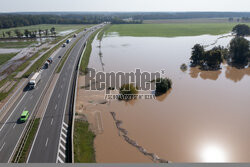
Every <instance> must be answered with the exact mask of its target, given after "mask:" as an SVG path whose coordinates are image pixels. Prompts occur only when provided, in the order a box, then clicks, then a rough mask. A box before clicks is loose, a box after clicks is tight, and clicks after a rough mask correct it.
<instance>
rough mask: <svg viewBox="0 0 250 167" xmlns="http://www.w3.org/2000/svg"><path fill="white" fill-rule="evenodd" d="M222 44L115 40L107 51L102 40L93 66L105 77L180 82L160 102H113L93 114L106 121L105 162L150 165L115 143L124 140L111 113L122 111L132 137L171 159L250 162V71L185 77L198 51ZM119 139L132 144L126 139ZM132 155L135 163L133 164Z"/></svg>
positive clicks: (100, 147)
mask: <svg viewBox="0 0 250 167" xmlns="http://www.w3.org/2000/svg"><path fill="white" fill-rule="evenodd" d="M218 37H220V36H210V35H203V36H193V37H176V38H158V37H119V36H117V35H113V36H108V37H105V38H104V39H103V40H102V42H101V47H98V46H99V45H100V43H99V41H97V40H95V41H94V43H93V45H92V46H93V50H92V54H91V57H90V62H89V67H91V68H95V69H97V70H101V71H102V70H104V71H105V72H109V71H123V72H130V71H134V70H135V69H136V68H140V69H141V70H142V71H149V72H155V71H160V70H165V76H167V77H169V78H171V79H172V81H173V88H172V90H171V91H170V92H169V93H168V94H165V95H163V96H161V97H159V98H157V99H156V100H135V101H132V102H129V103H128V102H123V101H116V100H113V101H111V102H110V103H108V104H106V105H105V107H103V106H102V107H99V108H98V106H97V108H95V109H93V111H94V110H100V111H101V115H102V117H103V133H102V134H100V135H97V138H96V141H95V146H96V156H97V162H117V161H118V160H119V162H135V161H136V162H148V160H147V159H143V158H142V157H140V156H141V155H140V156H139V154H141V153H140V152H139V151H137V150H136V149H135V148H133V146H131V145H129V144H127V147H128V148H129V149H132V150H133V151H129V149H127V150H125V148H124V143H122V147H120V148H119V144H117V143H116V142H117V141H118V139H117V140H116V142H114V141H113V142H111V141H112V140H115V139H114V134H115V135H116V137H119V136H118V132H117V130H116V129H115V128H114V127H115V125H114V122H112V121H113V120H112V119H111V115H110V114H107V113H108V112H115V113H116V117H117V119H119V120H122V125H121V126H122V127H123V128H124V129H126V130H127V131H128V136H130V137H131V138H132V139H133V140H135V141H136V142H137V143H139V144H140V145H141V146H143V148H145V149H146V150H147V151H149V152H152V153H155V154H156V155H157V156H159V157H160V158H163V159H165V160H169V161H173V162H250V142H249V138H250V123H249V122H250V112H249V99H250V84H249V83H250V68H247V69H243V70H238V69H235V68H232V67H229V66H227V65H226V64H224V65H222V69H221V70H220V71H210V72H209V71H200V70H199V69H197V68H189V69H188V70H187V71H186V72H182V71H181V70H180V65H181V64H182V63H186V64H189V57H190V55H191V48H192V47H193V46H194V44H196V43H200V44H203V45H209V44H212V43H214V42H215V41H216V39H217V38H218ZM231 38H232V37H227V38H223V39H220V40H218V43H217V44H220V45H223V46H227V45H228V43H229V41H230V40H231ZM248 40H249V38H248ZM210 47H211V46H210ZM100 53H101V54H100ZM100 55H102V56H101V57H100ZM99 96H100V97H102V98H103V97H104V94H103V96H102V95H99ZM101 108H102V109H101ZM105 120H106V121H105ZM112 128H113V130H111V129H112ZM111 131H112V133H111ZM119 140H120V142H124V141H123V140H122V138H121V137H120V139H119ZM113 144H116V146H117V147H118V148H114V145H113ZM108 148H110V149H108ZM136 151H137V153H133V152H136ZM120 152H124V153H123V154H122V155H120ZM137 154H138V155H137ZM119 155H120V157H119ZM126 155H127V156H128V157H131V156H132V155H134V157H133V159H126V158H124V157H126ZM112 156H113V158H112ZM117 156H118V157H117ZM121 156H123V157H121ZM136 156H138V159H137V160H136ZM114 157H117V159H116V158H114Z"/></svg>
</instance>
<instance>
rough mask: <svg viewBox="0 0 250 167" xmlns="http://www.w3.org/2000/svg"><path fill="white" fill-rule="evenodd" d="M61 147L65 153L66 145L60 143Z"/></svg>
mask: <svg viewBox="0 0 250 167" xmlns="http://www.w3.org/2000/svg"><path fill="white" fill-rule="evenodd" d="M60 146H61V147H62V149H63V150H64V151H65V150H66V148H65V147H64V145H63V144H62V143H60Z"/></svg>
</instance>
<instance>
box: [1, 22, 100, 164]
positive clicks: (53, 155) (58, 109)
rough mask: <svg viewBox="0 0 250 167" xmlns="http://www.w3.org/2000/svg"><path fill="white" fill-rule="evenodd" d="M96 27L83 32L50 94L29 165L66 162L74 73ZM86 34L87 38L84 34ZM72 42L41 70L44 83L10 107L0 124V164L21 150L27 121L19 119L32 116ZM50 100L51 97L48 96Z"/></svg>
mask: <svg viewBox="0 0 250 167" xmlns="http://www.w3.org/2000/svg"><path fill="white" fill-rule="evenodd" d="M100 27H101V25H97V26H94V27H91V28H89V30H88V31H87V32H81V33H79V34H78V36H77V38H81V39H80V40H79V41H78V42H77V43H76V45H75V46H74V47H73V49H72V50H71V52H70V54H69V56H68V59H67V60H66V62H65V64H64V66H63V68H62V70H61V73H60V76H59V78H58V80H57V83H56V86H55V87H54V90H53V92H52V94H51V97H50V100H49V103H48V106H47V108H46V111H45V113H44V115H43V117H42V119H41V121H40V125H39V129H38V132H37V134H36V136H35V140H34V142H33V144H32V148H31V151H30V153H29V156H28V160H27V162H36V163H39V162H48V163H49V162H51V163H53V162H54V163H55V162H61V163H63V162H65V160H66V141H67V135H68V127H69V126H70V125H69V124H68V120H69V118H68V115H69V111H70V98H71V93H72V92H71V91H72V86H73V80H74V78H73V73H74V71H75V69H76V65H77V62H78V60H79V56H80V55H81V53H80V52H81V51H82V47H83V45H84V43H85V42H86V40H87V39H88V37H89V36H90V35H91V33H93V32H94V31H93V30H96V29H97V28H100ZM83 34H84V35H83ZM77 38H75V39H73V40H72V42H71V43H70V45H68V46H67V47H65V48H61V49H60V50H59V51H58V52H57V53H55V54H54V55H53V56H52V58H53V64H52V65H51V66H50V67H49V68H48V69H45V70H43V71H42V77H41V81H40V82H39V84H38V86H37V87H36V88H35V89H33V90H26V91H24V92H22V94H21V95H20V97H19V99H18V100H17V101H16V102H15V104H14V105H13V106H12V107H11V109H10V110H9V112H8V114H6V115H5V117H4V118H3V119H2V121H1V122H0V162H10V161H11V159H12V158H13V155H14V154H15V150H16V148H17V147H18V143H19V141H20V140H21V139H22V135H23V133H24V132H25V128H26V127H27V125H28V122H26V123H22V124H20V123H19V122H18V119H19V118H20V115H21V113H22V112H23V111H24V110H28V111H29V112H30V115H32V114H33V113H34V112H35V111H34V110H35V109H36V108H37V105H38V104H39V102H40V101H41V100H42V98H43V97H42V94H43V92H44V91H46V87H47V85H48V84H49V82H48V81H49V80H50V78H51V77H52V76H53V75H52V74H53V73H54V72H55V69H56V66H57V64H58V63H59V61H60V58H58V57H59V56H62V55H64V54H65V52H66V51H67V49H69V48H70V46H71V45H72V44H73V43H74V42H75V40H77ZM45 98H48V97H45ZM30 117H31V116H30Z"/></svg>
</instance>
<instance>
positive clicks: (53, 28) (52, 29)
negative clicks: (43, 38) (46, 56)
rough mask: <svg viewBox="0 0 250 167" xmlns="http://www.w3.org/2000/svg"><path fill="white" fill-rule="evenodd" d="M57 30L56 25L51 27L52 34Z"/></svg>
mask: <svg viewBox="0 0 250 167" xmlns="http://www.w3.org/2000/svg"><path fill="white" fill-rule="evenodd" d="M55 31H56V28H55V27H52V28H51V29H50V33H51V35H53V34H54V32H55Z"/></svg>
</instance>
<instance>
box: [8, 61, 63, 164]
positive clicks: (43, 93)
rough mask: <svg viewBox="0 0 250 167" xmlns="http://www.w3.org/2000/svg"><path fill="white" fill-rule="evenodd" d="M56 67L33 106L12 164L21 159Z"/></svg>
mask: <svg viewBox="0 0 250 167" xmlns="http://www.w3.org/2000/svg"><path fill="white" fill-rule="evenodd" d="M58 64H59V63H58ZM58 64H57V66H58ZM57 66H56V67H57ZM56 67H55V69H54V70H53V72H52V75H51V76H50V78H49V80H48V82H47V83H46V85H45V88H44V89H43V92H42V95H41V96H40V98H39V102H38V103H37V104H36V106H35V108H34V110H33V111H35V112H34V113H33V114H32V118H31V119H30V121H29V125H28V127H27V129H26V131H25V133H24V136H23V137H22V140H21V143H20V144H19V147H18V150H17V152H16V154H15V156H14V157H13V158H15V159H14V160H13V161H12V162H14V163H18V162H19V160H20V158H21V154H22V152H23V149H24V146H25V144H26V142H27V139H28V136H29V134H30V131H31V129H32V127H33V125H34V123H35V120H36V116H37V113H38V108H39V107H40V105H41V103H42V100H41V99H42V98H43V97H44V96H45V94H46V92H47V91H45V90H48V88H49V86H50V84H51V81H52V79H53V77H52V76H53V75H54V74H55V71H56Z"/></svg>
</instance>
